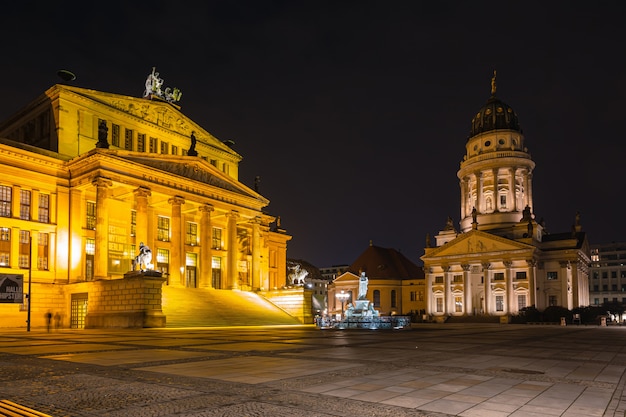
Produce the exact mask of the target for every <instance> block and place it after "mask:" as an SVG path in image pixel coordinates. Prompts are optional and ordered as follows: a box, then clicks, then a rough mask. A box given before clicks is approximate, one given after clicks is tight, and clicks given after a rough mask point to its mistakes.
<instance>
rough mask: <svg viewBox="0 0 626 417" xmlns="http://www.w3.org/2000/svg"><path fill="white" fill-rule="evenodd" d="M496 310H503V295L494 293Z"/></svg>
mask: <svg viewBox="0 0 626 417" xmlns="http://www.w3.org/2000/svg"><path fill="white" fill-rule="evenodd" d="M496 311H504V296H502V295H496Z"/></svg>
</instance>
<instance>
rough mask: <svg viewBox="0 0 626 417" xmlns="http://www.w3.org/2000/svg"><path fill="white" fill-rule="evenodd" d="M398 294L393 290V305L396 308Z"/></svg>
mask: <svg viewBox="0 0 626 417" xmlns="http://www.w3.org/2000/svg"><path fill="white" fill-rule="evenodd" d="M396 304H397V296H396V290H391V307H393V308H395V307H397V305H396Z"/></svg>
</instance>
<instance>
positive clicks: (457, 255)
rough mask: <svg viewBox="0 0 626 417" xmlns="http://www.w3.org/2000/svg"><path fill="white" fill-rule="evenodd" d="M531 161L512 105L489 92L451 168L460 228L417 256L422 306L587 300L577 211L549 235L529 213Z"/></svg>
mask: <svg viewBox="0 0 626 417" xmlns="http://www.w3.org/2000/svg"><path fill="white" fill-rule="evenodd" d="M534 168H535V163H534V162H533V160H532V158H531V155H530V153H529V152H528V149H527V148H526V144H525V139H524V134H523V131H522V129H521V127H520V123H519V119H518V117H517V114H516V113H515V111H514V110H513V108H512V107H511V106H509V105H507V104H506V103H504V102H503V101H502V100H500V99H499V98H497V97H496V77H495V72H494V77H493V78H492V83H491V96H490V97H489V99H488V100H487V103H485V105H484V106H482V107H481V108H480V109H479V110H478V112H477V113H476V114H475V116H474V117H473V119H472V122H471V130H470V136H469V138H468V140H467V142H466V144H465V155H464V157H463V160H462V161H461V166H460V169H459V171H458V172H457V176H458V178H459V184H460V188H461V207H460V209H461V210H460V214H461V217H460V223H459V226H460V228H459V230H457V229H456V228H455V226H454V222H453V220H452V219H451V218H448V220H447V223H446V226H445V227H444V229H443V230H441V231H440V232H439V233H438V234H437V235H436V237H435V239H436V242H435V245H434V246H432V247H431V244H430V242H427V247H426V248H425V253H424V255H423V256H422V258H421V259H422V260H423V262H424V270H425V273H426V281H427V284H426V292H427V294H428V295H427V297H428V300H427V306H428V313H429V314H432V315H434V316H440V317H444V316H446V317H447V316H457V315H458V316H464V315H494V316H503V317H508V316H510V315H515V314H517V313H518V312H519V311H520V310H521V309H523V308H525V307H529V306H535V307H536V308H537V309H539V310H543V309H545V308H546V307H548V306H561V307H566V308H568V309H572V308H574V307H578V306H586V305H589V285H588V283H589V277H588V265H589V260H590V258H589V247H588V242H587V238H586V235H585V233H584V232H582V228H581V225H580V216H579V215H578V214H576V216H575V220H574V225H573V227H572V230H571V231H570V232H566V233H557V234H549V233H548V232H547V230H546V229H545V226H544V223H543V221H537V220H536V218H535V213H534V205H533V195H532V178H533V175H532V174H533V169H534Z"/></svg>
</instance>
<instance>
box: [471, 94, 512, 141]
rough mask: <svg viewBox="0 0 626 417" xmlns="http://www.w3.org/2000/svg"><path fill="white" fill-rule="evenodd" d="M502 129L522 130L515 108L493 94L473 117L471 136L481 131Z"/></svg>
mask: <svg viewBox="0 0 626 417" xmlns="http://www.w3.org/2000/svg"><path fill="white" fill-rule="evenodd" d="M500 129H507V130H515V131H518V132H521V131H522V129H521V128H520V125H519V121H518V120H517V114H515V111H513V108H512V107H511V106H509V105H508V104H506V103H504V102H503V101H501V100H499V99H498V98H496V97H495V96H491V98H490V99H489V100H487V103H486V104H485V105H484V106H483V107H481V109H480V110H478V113H476V115H475V116H474V117H473V118H472V129H471V131H470V138H471V137H473V136H476V135H478V134H479V133H484V132H489V131H492V130H500Z"/></svg>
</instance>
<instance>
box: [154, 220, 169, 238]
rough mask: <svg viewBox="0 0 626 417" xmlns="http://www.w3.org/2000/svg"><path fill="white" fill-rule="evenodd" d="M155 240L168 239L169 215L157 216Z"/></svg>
mask: <svg viewBox="0 0 626 417" xmlns="http://www.w3.org/2000/svg"><path fill="white" fill-rule="evenodd" d="M157 240H160V241H161V242H169V241H170V219H169V217H163V216H159V219H158V222H157Z"/></svg>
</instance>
